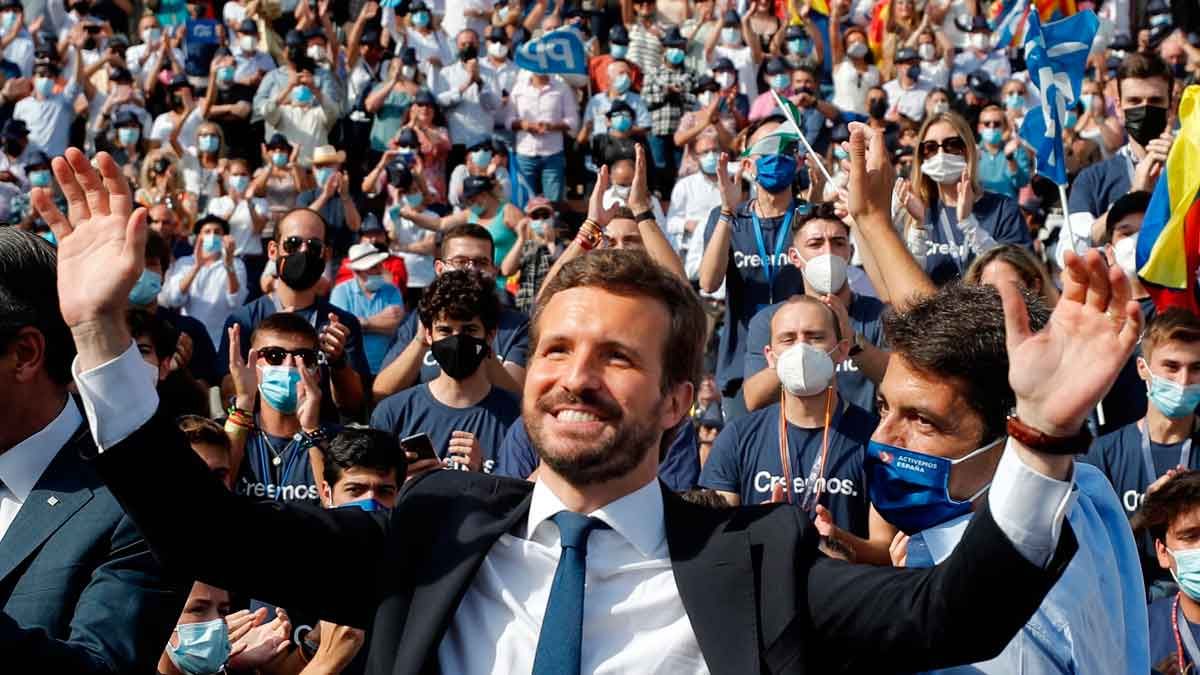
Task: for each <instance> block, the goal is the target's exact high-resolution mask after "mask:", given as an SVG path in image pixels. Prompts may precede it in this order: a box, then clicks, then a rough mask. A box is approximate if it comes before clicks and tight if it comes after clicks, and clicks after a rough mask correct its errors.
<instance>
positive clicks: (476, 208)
mask: <svg viewBox="0 0 1200 675" xmlns="http://www.w3.org/2000/svg"><path fill="white" fill-rule="evenodd" d="M470 208H471V213H472V215H474V216H475V217H476V218H478V217H479V216H482V215H483V212H484V211H486V210H487V209H486V208H485V207H484V205H483V204H472V205H471V207H470Z"/></svg>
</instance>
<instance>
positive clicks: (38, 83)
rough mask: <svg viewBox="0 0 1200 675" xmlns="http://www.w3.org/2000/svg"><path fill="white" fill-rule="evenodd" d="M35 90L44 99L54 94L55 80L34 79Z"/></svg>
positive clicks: (46, 78)
mask: <svg viewBox="0 0 1200 675" xmlns="http://www.w3.org/2000/svg"><path fill="white" fill-rule="evenodd" d="M33 88H34V89H37V92H38V93H39V94H41V95H42V97H43V98H44V97H46V96H49V95H51V94H53V93H54V80H52V79H50V78H48V77H35V78H33Z"/></svg>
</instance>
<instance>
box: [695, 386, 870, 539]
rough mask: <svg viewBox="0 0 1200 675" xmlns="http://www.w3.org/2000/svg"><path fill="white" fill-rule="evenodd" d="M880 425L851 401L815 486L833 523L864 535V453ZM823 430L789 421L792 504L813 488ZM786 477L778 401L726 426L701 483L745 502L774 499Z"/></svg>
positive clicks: (834, 429) (833, 431) (835, 427)
mask: <svg viewBox="0 0 1200 675" xmlns="http://www.w3.org/2000/svg"><path fill="white" fill-rule="evenodd" d="M838 405H842V402H841V401H839V402H838ZM878 423H879V420H878V419H876V418H875V416H874V415H872V414H871V413H869V412H867V411H866V410H863V409H862V408H860V407H858V406H856V405H853V404H846V405H845V407H844V409H843V410H842V411H841V412H840V414H838V415H836V416H835V418H834V420H833V422H832V424H831V425H830V429H829V455H828V458H827V460H826V469H825V471H824V472H823V476H824V483H823V485H822V484H821V483H819V482H818V483H817V484H816V485H815V487H816V488H817V489H820V490H821V495H820V498H819V499H818V501H819V503H820V504H822V505H823V506H825V508H827V509H829V512H830V514H831V515H832V516H833V522H834V523H835V524H836V525H837V526H838V527H840V528H842V529H843V530H846V531H848V532H851V533H853V534H855V535H858V536H860V537H865V536H867V514H868V513H869V507H870V500H869V496H868V494H867V484H866V475H865V472H864V470H863V456H864V455H865V454H866V448H867V442H868V441H870V439H871V434H872V433H874V432H875V426H876V425H877V424H878ZM824 433H825V431H824V429H823V428H820V427H818V428H816V429H803V428H801V427H798V426H795V425H793V424H791V423H789V424H788V425H787V441H788V452H789V455H790V459H791V467H790V468H791V474H792V492H793V497H792V501H793V503H796V504H799V503H800V502H801V501H802V499H803V497H804V495H805V494H807V491H808V490H809V489H811V488H813V487H814V486H813V485H810V484H809V480H808V478H809V472H810V471H811V470H812V467H813V465H814V464H815V463H816V462H817V461H818V459H819V458H820V455H821V444H822V439H823V437H824ZM820 480H821V479H818V481H820ZM783 481H785V476H784V472H783V464H782V463H781V462H780V452H779V404H778V403H775V404H773V405H770V406H768V407H766V408H763V409H762V410H756V411H754V412H752V413H750V414H749V415H746V416H744V417H739V418H737V419H735V420H733V421H732V422H730V423H729V424H727V425H726V426H725V428H724V429H722V430H721V433H720V435H718V436H717V440H716V441H714V442H713V447H712V450H711V451H710V452H709V455H708V461H707V462H706V463H705V464H704V469H703V470H702V471H701V472H700V486H701V487H706V488H712V489H713V490H721V491H723V492H734V493H737V494H738V496H739V497H741V500H742V504H762V503H764V502H769V501H770V500H771V491H772V489H773V488H774V485H775V483H780V482H783Z"/></svg>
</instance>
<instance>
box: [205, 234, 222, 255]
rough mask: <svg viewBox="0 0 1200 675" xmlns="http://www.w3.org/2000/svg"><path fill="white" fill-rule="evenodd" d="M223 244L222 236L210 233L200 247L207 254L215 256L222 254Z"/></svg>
mask: <svg viewBox="0 0 1200 675" xmlns="http://www.w3.org/2000/svg"><path fill="white" fill-rule="evenodd" d="M221 243H222V241H221V235H219V234H212V233H209V234H206V235H204V243H203V244H201V245H200V246H201V248H202V249H203V250H204V252H205V253H207V254H209V255H213V254H214V253H220V252H221Z"/></svg>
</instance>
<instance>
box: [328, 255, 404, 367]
mask: <svg viewBox="0 0 1200 675" xmlns="http://www.w3.org/2000/svg"><path fill="white" fill-rule="evenodd" d="M329 301H330V302H331V303H333V304H334V306H335V307H341V308H342V309H344V310H346V311H347V312H350V313H351V314H353V315H354V316H356V317H358V318H359V319H362V320H366V319H368V318H370V317H372V316H375V315H376V314H378V313H380V312H382V311H383V310H385V309H387V308H388V307H391V306H393V305H395V306H397V307H401V308H403V307H404V296H402V295H400V289H398V288H396V287H395V286H393V285H392V284H386V285H384V286H383V288H380V289H379V290H377V291H375V294H374V295H373V296H371V297H369V298H368V297H367V293H366V291H364V290H363V288H362V285H361V284H359V283H358V279H355V278H350V279H347V280H346V281H343V282H342V283H340V284H338V285H337V286H334V287H333V292H331V293H330V294H329ZM395 339H396V335H395V333H393V334H392V335H386V334H384V333H372V332H367V331H364V332H363V348H364V349H365V350H366V355H367V365H368V366H370V368H371V374H372V375H374V374H376V373H378V372H379V371H380V370H382V369H383V357H385V356H387V353H388V350H390V349H391V348H392V341H393V340H395Z"/></svg>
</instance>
